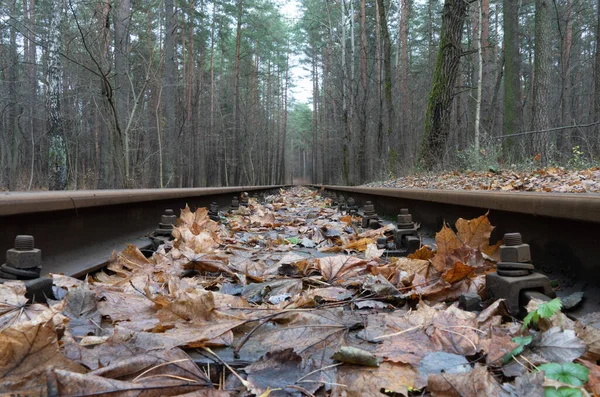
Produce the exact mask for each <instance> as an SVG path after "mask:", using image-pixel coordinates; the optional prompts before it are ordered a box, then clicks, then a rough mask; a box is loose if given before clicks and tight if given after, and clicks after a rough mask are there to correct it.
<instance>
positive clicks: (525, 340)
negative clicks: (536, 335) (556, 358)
mask: <svg viewBox="0 0 600 397" xmlns="http://www.w3.org/2000/svg"><path fill="white" fill-rule="evenodd" d="M511 340H512V341H513V342H515V343H518V344H519V346H517V347H515V348H514V349H513V350H512V351H511V352H509V353H507V354H506V355H505V356H504V358H503V359H502V364H507V363H508V362H509V361H510V360H512V358H513V357H514V356H518V355H519V354H521V353H523V350H524V349H525V346H527V345H528V344H530V343H531V341H532V340H533V336H532V335H528V336H516V337H514V338H512V339H511Z"/></svg>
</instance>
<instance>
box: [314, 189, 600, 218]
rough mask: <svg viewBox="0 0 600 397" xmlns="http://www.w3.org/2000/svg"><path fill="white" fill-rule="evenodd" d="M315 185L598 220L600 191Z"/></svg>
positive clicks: (519, 211) (406, 197) (469, 205)
mask: <svg viewBox="0 0 600 397" xmlns="http://www.w3.org/2000/svg"><path fill="white" fill-rule="evenodd" d="M314 186H315V187H319V188H320V187H324V188H325V189H329V190H336V191H343V192H348V193H360V194H366V195H376V196H386V197H394V198H399V199H407V200H418V201H428V202H434V203H441V204H451V205H460V206H466V207H475V208H482V209H487V210H499V211H508V212H516V213H522V214H529V215H533V216H548V217H555V218H564V219H572V220H580V221H586V222H598V223H600V194H578V193H539V192H504V191H493V190H440V189H404V188H369V187H354V186H332V185H314Z"/></svg>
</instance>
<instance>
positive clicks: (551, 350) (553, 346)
mask: <svg viewBox="0 0 600 397" xmlns="http://www.w3.org/2000/svg"><path fill="white" fill-rule="evenodd" d="M531 348H532V350H533V351H534V352H536V353H539V354H541V356H542V357H544V359H546V360H548V361H549V362H555V363H566V362H572V361H573V360H575V359H576V358H578V357H580V356H581V355H583V354H584V353H585V351H586V349H587V346H586V345H585V343H584V342H583V341H582V340H581V339H579V338H578V337H577V336H576V335H575V332H574V331H572V330H564V331H563V330H561V329H560V328H559V327H554V328H551V329H549V330H548V331H546V332H543V333H542V334H541V337H540V338H539V339H537V340H534V341H533V342H532V344H531Z"/></svg>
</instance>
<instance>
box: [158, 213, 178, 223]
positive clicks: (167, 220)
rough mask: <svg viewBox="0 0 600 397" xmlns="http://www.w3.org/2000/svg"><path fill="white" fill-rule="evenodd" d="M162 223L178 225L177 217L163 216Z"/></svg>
mask: <svg viewBox="0 0 600 397" xmlns="http://www.w3.org/2000/svg"><path fill="white" fill-rule="evenodd" d="M160 223H164V224H166V225H175V224H176V223H177V215H161V217H160Z"/></svg>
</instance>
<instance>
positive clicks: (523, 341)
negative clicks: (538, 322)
mask: <svg viewBox="0 0 600 397" xmlns="http://www.w3.org/2000/svg"><path fill="white" fill-rule="evenodd" d="M511 340H512V341H513V342H515V343H518V344H519V345H521V346H527V345H528V344H530V343H531V341H532V340H533V335H527V336H515V337H514V338H512V339H511Z"/></svg>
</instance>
